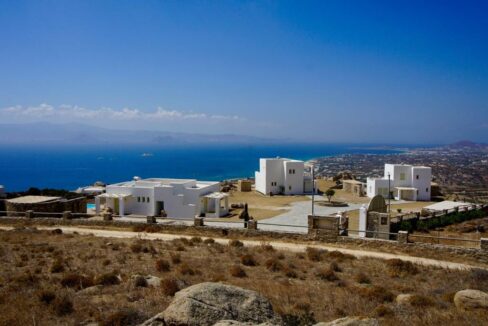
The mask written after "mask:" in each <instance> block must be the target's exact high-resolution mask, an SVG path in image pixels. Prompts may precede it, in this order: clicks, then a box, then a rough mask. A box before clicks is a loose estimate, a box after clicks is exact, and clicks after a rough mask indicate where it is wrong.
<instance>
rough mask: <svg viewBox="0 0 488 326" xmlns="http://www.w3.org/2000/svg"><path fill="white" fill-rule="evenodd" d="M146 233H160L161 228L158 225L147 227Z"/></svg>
mask: <svg viewBox="0 0 488 326" xmlns="http://www.w3.org/2000/svg"><path fill="white" fill-rule="evenodd" d="M144 231H145V232H147V233H158V232H160V231H161V228H160V227H159V226H157V225H146V227H145V228H144Z"/></svg>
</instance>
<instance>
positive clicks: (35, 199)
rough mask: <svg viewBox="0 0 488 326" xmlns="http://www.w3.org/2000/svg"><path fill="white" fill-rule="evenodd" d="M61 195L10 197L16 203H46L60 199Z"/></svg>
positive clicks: (10, 200)
mask: <svg viewBox="0 0 488 326" xmlns="http://www.w3.org/2000/svg"><path fill="white" fill-rule="evenodd" d="M60 198H61V197H49V196H22V197H17V198H12V199H8V200H7V201H8V202H9V203H15V204H38V203H45V202H50V201H54V200H58V199H60Z"/></svg>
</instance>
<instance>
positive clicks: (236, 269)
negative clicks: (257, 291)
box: [229, 265, 247, 277]
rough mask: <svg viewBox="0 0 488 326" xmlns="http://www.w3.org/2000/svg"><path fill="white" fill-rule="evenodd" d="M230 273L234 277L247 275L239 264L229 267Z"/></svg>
mask: <svg viewBox="0 0 488 326" xmlns="http://www.w3.org/2000/svg"><path fill="white" fill-rule="evenodd" d="M229 272H230V275H232V276H234V277H246V276H247V274H246V271H245V270H243V269H242V267H241V266H239V265H234V266H231V267H230V269H229Z"/></svg>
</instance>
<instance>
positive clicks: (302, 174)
mask: <svg viewBox="0 0 488 326" xmlns="http://www.w3.org/2000/svg"><path fill="white" fill-rule="evenodd" d="M309 168H310V167H308V166H307V167H306V166H305V162H303V161H299V160H291V159H286V158H279V157H278V158H262V159H260V160H259V171H256V173H255V177H256V191H259V192H261V193H263V194H265V195H277V194H283V195H302V194H304V193H311V192H312V191H313V181H312V176H311V175H310V172H309Z"/></svg>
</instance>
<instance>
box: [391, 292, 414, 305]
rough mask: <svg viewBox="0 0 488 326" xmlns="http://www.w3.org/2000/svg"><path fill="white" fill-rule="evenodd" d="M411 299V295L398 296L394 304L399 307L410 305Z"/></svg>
mask: <svg viewBox="0 0 488 326" xmlns="http://www.w3.org/2000/svg"><path fill="white" fill-rule="evenodd" d="M412 298H413V295H412V294H399V295H398V296H397V297H396V299H395V302H396V303H398V304H401V305H405V304H410V302H411V300H412Z"/></svg>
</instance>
